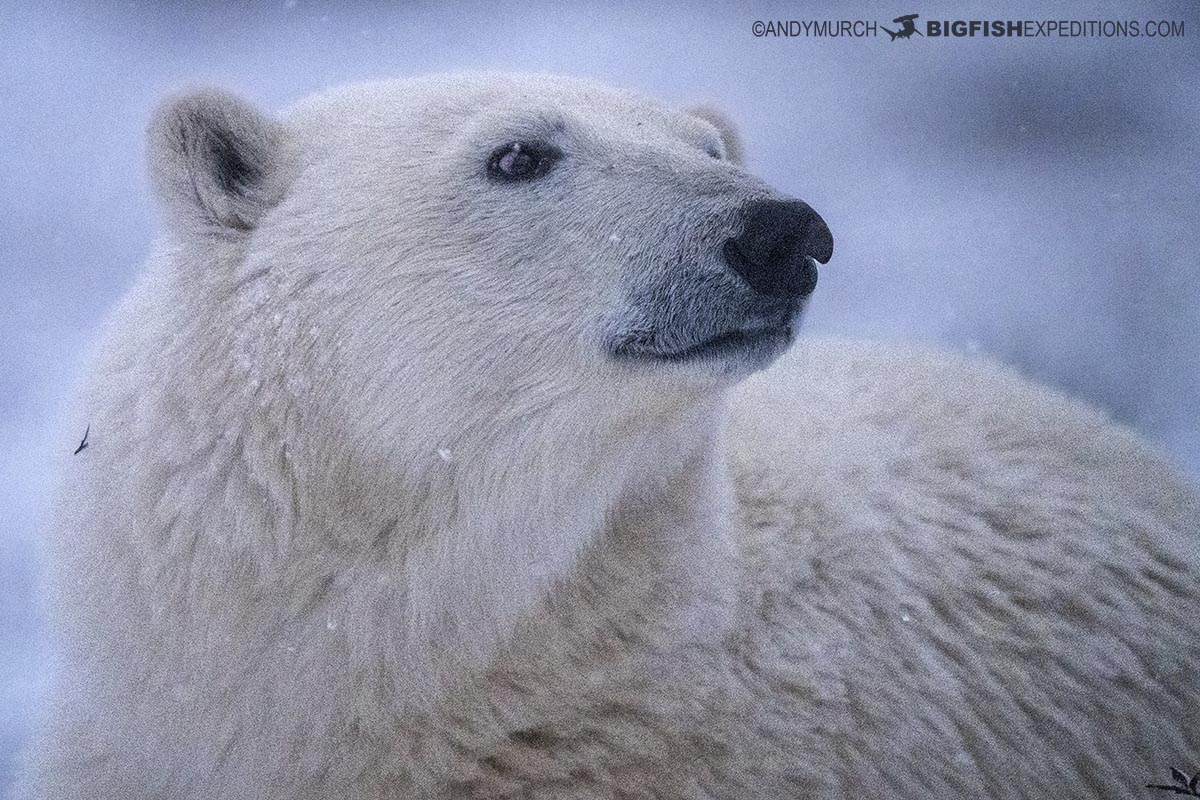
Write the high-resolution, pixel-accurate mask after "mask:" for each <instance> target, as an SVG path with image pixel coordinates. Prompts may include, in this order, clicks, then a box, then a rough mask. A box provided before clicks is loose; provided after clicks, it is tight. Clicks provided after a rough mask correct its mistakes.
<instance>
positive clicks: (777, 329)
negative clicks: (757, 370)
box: [616, 324, 793, 363]
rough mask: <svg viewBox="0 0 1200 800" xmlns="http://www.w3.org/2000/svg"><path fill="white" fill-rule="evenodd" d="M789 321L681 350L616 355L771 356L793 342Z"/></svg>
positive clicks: (651, 358)
mask: <svg viewBox="0 0 1200 800" xmlns="http://www.w3.org/2000/svg"><path fill="white" fill-rule="evenodd" d="M792 336H793V332H792V326H791V324H783V325H772V326H769V327H763V328H751V329H735V330H731V331H725V332H723V333H719V334H717V335H716V336H713V337H710V338H708V339H705V340H703V341H701V342H697V343H696V344H693V345H689V346H688V347H685V348H683V349H681V350H653V349H641V348H638V349H632V348H630V349H622V350H619V351H617V353H616V355H618V356H621V357H623V358H634V359H638V360H649V361H668V362H672V363H680V362H685V361H708V360H714V359H726V358H731V357H736V356H745V355H762V356H766V355H773V354H775V353H776V352H778V351H780V350H782V349H784V348H785V347H787V346H788V345H789V344H791V342H792Z"/></svg>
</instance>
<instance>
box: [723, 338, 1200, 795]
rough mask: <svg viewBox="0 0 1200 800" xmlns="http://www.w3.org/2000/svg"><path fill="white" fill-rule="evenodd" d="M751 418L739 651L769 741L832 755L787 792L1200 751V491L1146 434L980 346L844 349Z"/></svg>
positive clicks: (1121, 781) (1074, 778) (1165, 763)
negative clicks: (1199, 578) (981, 355)
mask: <svg viewBox="0 0 1200 800" xmlns="http://www.w3.org/2000/svg"><path fill="white" fill-rule="evenodd" d="M734 407H735V414H734V415H733V418H732V421H731V424H730V427H729V440H730V441H731V442H732V449H733V470H734V474H735V482H736V488H737V496H738V501H739V503H738V513H739V516H740V522H741V529H742V531H743V536H744V548H745V552H746V556H747V558H746V566H745V574H744V579H743V601H742V603H743V608H742V615H743V623H742V624H743V629H744V631H745V638H744V640H743V642H742V646H743V651H742V660H743V663H744V664H745V665H746V666H747V670H746V673H747V676H748V678H747V680H748V682H749V685H750V688H751V690H752V691H755V692H757V693H758V694H759V696H760V697H764V698H766V697H771V698H774V699H773V700H764V702H763V703H762V707H763V708H765V709H766V710H765V712H764V715H765V721H764V724H763V727H762V729H761V730H762V732H763V733H764V739H763V745H764V747H766V748H767V749H768V751H770V750H771V749H772V748H775V749H777V751H778V754H779V759H781V762H782V761H783V760H786V759H787V755H786V754H787V753H788V752H791V753H795V752H797V751H800V752H805V753H807V754H809V756H810V758H809V759H807V760H806V761H807V766H805V767H802V768H801V769H800V770H799V771H800V772H801V773H802V774H801V775H796V774H791V775H789V776H788V777H787V779H786V784H782V785H781V786H780V787H779V790H780V791H783V790H792V791H794V787H795V786H797V785H804V786H806V787H807V788H808V789H810V790H812V791H816V792H819V793H828V792H832V791H837V790H844V791H847V792H851V793H852V794H853V793H854V790H855V789H858V790H860V791H863V792H866V791H867V790H873V791H882V792H883V795H884V796H894V797H911V796H919V795H917V794H913V793H914V792H918V793H919V792H923V791H930V792H932V794H931V795H929V796H952V795H951V793H952V792H962V793H963V796H965V795H966V793H972V794H973V795H975V796H994V795H1003V796H1030V797H1033V796H1052V791H1053V792H1054V793H1055V794H1053V796H1062V797H1075V796H1107V795H1110V794H1112V793H1117V794H1120V791H1119V788H1118V787H1124V788H1126V789H1127V790H1128V791H1129V793H1130V795H1129V796H1133V793H1134V792H1135V791H1144V788H1143V787H1144V786H1145V784H1146V783H1147V782H1155V779H1158V778H1161V779H1164V780H1165V779H1166V778H1167V775H1168V772H1169V768H1170V767H1172V766H1178V767H1181V768H1184V769H1188V767H1187V765H1191V766H1193V767H1194V766H1195V765H1196V763H1197V759H1198V758H1200V699H1198V697H1197V694H1196V687H1197V686H1198V685H1200V591H1198V590H1197V588H1196V582H1195V576H1196V568H1197V561H1198V558H1197V556H1198V548H1200V544H1198V541H1200V540H1198V538H1197V535H1198V532H1200V511H1198V509H1200V505H1198V503H1197V499H1196V494H1195V492H1194V490H1193V489H1192V488H1191V487H1189V486H1187V485H1186V484H1185V483H1183V482H1182V481H1181V480H1180V479H1179V478H1178V477H1177V475H1176V473H1175V472H1174V471H1173V470H1172V468H1171V467H1170V466H1169V465H1167V464H1166V463H1165V462H1164V460H1163V459H1161V458H1160V457H1159V456H1158V455H1157V454H1156V453H1154V452H1153V451H1151V449H1150V448H1148V447H1146V446H1145V445H1143V444H1141V443H1140V442H1139V441H1138V440H1137V439H1136V438H1135V437H1134V436H1133V435H1131V434H1130V433H1128V432H1126V431H1124V430H1122V429H1120V428H1118V427H1117V426H1115V425H1113V424H1111V423H1109V422H1108V421H1106V420H1105V418H1104V417H1103V416H1102V415H1100V414H1098V413H1096V412H1093V411H1091V410H1089V409H1086V408H1084V407H1083V406H1081V405H1080V404H1078V403H1076V402H1074V401H1071V400H1069V399H1067V398H1065V397H1063V396H1061V395H1059V394H1057V393H1055V392H1052V391H1049V390H1046V389H1042V388H1038V387H1035V386H1032V385H1031V384H1028V383H1026V382H1025V381H1023V380H1022V379H1020V378H1019V377H1017V376H1016V375H1014V374H1011V373H1010V372H1007V371H1005V370H1002V369H1000V368H998V367H996V366H994V365H991V364H989V363H987V362H984V361H982V360H981V359H968V358H962V357H956V356H946V355H940V354H935V353H931V352H923V351H918V350H902V349H892V350H889V349H887V348H881V347H878V346H875V345H871V346H866V345H858V344H851V343H847V342H838V341H808V342H802V343H801V344H800V345H799V346H798V347H797V348H796V351H795V352H794V353H793V354H791V355H790V356H788V357H787V358H785V359H784V361H783V362H781V363H780V364H779V365H778V366H777V367H776V368H775V369H773V370H771V371H769V372H768V373H766V375H764V376H763V377H761V378H760V377H756V378H754V379H752V380H751V381H749V382H748V383H747V384H746V385H744V387H742V388H740V389H739V390H738V394H737V397H736V399H735V404H734ZM780 699H782V701H780ZM1164 720H1167V721H1170V722H1169V723H1167V724H1164V722H1163V721H1164ZM1051 741H1053V742H1054V743H1055V745H1054V746H1048V743H1049V742H1051ZM914 754H915V755H914ZM770 760H771V759H770V758H767V759H766V762H767V763H769V762H770ZM794 763H795V762H794V761H793V762H792V764H793V766H794ZM789 769H791V768H789ZM793 773H794V770H793ZM780 780H783V779H782V778H781V779H780ZM1158 782H1163V781H1161V780H1160V781H1158ZM1112 796H1116V795H1115V794H1114V795H1112Z"/></svg>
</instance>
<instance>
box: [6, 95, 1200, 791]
mask: <svg viewBox="0 0 1200 800" xmlns="http://www.w3.org/2000/svg"><path fill="white" fill-rule="evenodd" d="M149 151H150V167H151V172H152V176H153V178H154V184H155V187H156V191H157V194H158V196H159V199H160V202H161V206H162V211H163V221H164V227H165V232H164V235H163V237H162V239H161V241H160V242H159V244H158V245H157V247H156V249H155V251H154V253H153V254H152V256H151V258H150V259H149V262H148V264H147V266H146V269H145V271H144V272H143V274H142V275H141V278H140V280H139V281H138V283H137V284H136V286H135V287H134V288H133V289H132V290H131V291H130V293H129V294H128V295H127V296H126V298H125V299H124V301H123V302H122V303H121V304H120V306H119V307H118V308H117V309H116V310H115V312H114V313H113V315H112V317H111V318H110V319H109V320H108V322H107V324H106V326H105V329H104V332H103V334H102V337H101V340H100V343H99V345H98V346H97V348H96V352H95V356H94V360H93V362H94V363H93V368H92V370H91V373H90V378H89V379H88V380H87V382H86V388H85V390H84V392H83V394H82V401H81V403H80V406H79V412H78V416H77V418H76V423H75V424H77V426H78V431H79V432H82V431H83V430H84V427H85V426H90V427H89V431H90V432H89V439H88V447H87V448H86V449H83V450H81V451H80V452H79V453H78V454H76V455H73V456H70V457H69V458H68V464H67V465H66V467H65V472H64V475H65V477H64V482H63V489H62V492H61V495H60V499H59V502H58V507H57V514H58V518H57V520H56V523H55V527H54V532H53V537H52V542H51V545H50V550H51V561H52V570H51V576H50V596H51V598H52V603H53V607H54V609H55V616H54V624H55V627H56V631H57V636H58V641H59V647H60V653H61V655H60V660H61V665H60V667H59V670H58V672H57V676H56V687H57V688H56V689H55V691H54V697H55V703H54V706H53V707H52V708H51V709H49V710H48V711H47V714H46V722H45V725H44V728H43V730H42V732H41V733H40V734H39V736H38V737H37V738H36V741H35V743H34V745H33V747H32V748H31V750H30V752H29V754H28V756H27V759H26V764H25V767H24V772H23V777H22V779H21V783H20V787H19V790H18V796H19V797H22V798H38V799H39V800H49V798H55V800H74V799H75V798H80V799H82V798H89V800H116V799H117V798H121V799H122V800H151V799H154V800H159V799H161V798H172V799H173V800H175V799H190V798H195V799H197V800H199V799H200V798H204V799H205V800H212V799H216V798H229V799H233V798H237V800H251V799H254V798H262V799H266V798H281V799H282V798H287V799H288V800H299V799H304V800H310V799H311V800H317V799H318V798H320V800H327V799H329V798H339V799H340V800H358V799H359V798H364V799H365V798H373V799H375V800H378V799H380V798H753V797H761V798H793V797H794V798H807V797H820V798H824V797H830V798H832V797H866V796H871V797H886V798H927V797H966V796H972V797H992V798H1024V797H1056V798H1095V797H1118V796H1141V795H1142V794H1143V793H1146V792H1148V791H1151V790H1148V789H1146V788H1144V787H1145V784H1147V783H1156V782H1157V783H1166V782H1170V780H1171V774H1170V770H1171V768H1173V767H1174V768H1176V769H1179V770H1183V771H1187V772H1191V771H1194V770H1197V769H1200V698H1198V696H1197V687H1198V686H1200V589H1198V586H1200V584H1198V583H1197V580H1196V578H1197V567H1198V562H1200V558H1198V553H1197V543H1198V538H1197V536H1198V528H1200V524H1198V520H1200V505H1198V501H1197V496H1196V493H1195V491H1194V490H1193V488H1192V487H1190V486H1189V485H1188V484H1187V483H1186V482H1185V481H1183V480H1182V479H1181V478H1180V477H1179V476H1178V475H1177V474H1176V473H1175V472H1174V471H1173V469H1172V468H1171V467H1170V466H1169V465H1168V464H1166V463H1165V462H1164V460H1163V459H1162V458H1160V457H1159V456H1158V455H1157V454H1156V453H1154V452H1152V451H1151V450H1150V449H1149V448H1148V447H1147V446H1145V445H1144V444H1142V443H1140V442H1139V441H1138V440H1137V439H1136V438H1135V437H1134V436H1132V435H1131V434H1130V433H1128V432H1126V431H1124V430H1122V429H1120V428H1118V427H1116V426H1114V425H1112V424H1110V423H1108V422H1107V421H1105V419H1103V418H1102V417H1101V416H1100V415H1098V414H1097V413H1094V412H1092V411H1090V410H1088V409H1086V408H1083V407H1081V406H1080V405H1079V404H1077V403H1075V402H1073V401H1070V400H1068V399H1066V398H1064V397H1061V396H1059V395H1057V394H1055V393H1053V392H1050V391H1047V390H1045V389H1042V388H1038V387H1036V386H1032V385H1030V384H1028V383H1025V382H1024V381H1022V380H1021V379H1019V378H1017V377H1015V376H1014V375H1012V374H1011V373H1009V372H1007V371H1006V370H1004V369H1002V368H1000V367H998V366H995V365H992V364H989V363H987V362H984V361H981V360H975V359H971V360H968V359H964V358H960V357H955V356H949V355H939V354H936V353H931V352H924V351H919V350H907V349H891V348H884V347H881V346H875V345H864V344H854V343H849V342H841V341H818V340H807V339H805V338H803V337H801V339H800V341H799V342H798V343H796V344H795V346H793V347H790V352H789V353H787V354H786V355H785V351H788V350H789V346H791V345H792V343H793V339H794V338H795V335H794V333H795V325H796V322H797V320H798V318H799V315H800V313H801V311H802V307H803V305H804V302H805V300H806V298H807V297H808V296H809V295H810V293H811V292H812V291H813V288H814V284H815V281H816V270H817V264H818V263H823V262H825V261H827V260H829V258H830V256H831V255H832V251H833V238H832V236H831V234H830V231H829V228H828V226H827V225H826V223H825V221H824V220H823V219H822V218H821V217H820V216H819V214H818V213H817V212H816V211H814V210H813V209H812V208H810V207H809V206H808V205H806V204H805V203H803V202H801V201H799V200H793V199H790V198H787V197H784V196H782V195H780V194H779V193H777V192H775V191H773V190H772V189H770V188H769V187H767V186H765V185H764V184H763V183H762V182H760V181H759V180H757V179H755V178H754V177H752V176H751V175H749V174H748V173H747V172H746V171H744V170H743V169H742V167H741V166H740V165H739V163H738V162H739V159H738V158H737V156H738V154H739V153H740V145H739V143H738V141H737V138H736V134H735V133H734V131H733V128H732V126H730V125H729V124H728V123H727V122H726V121H725V120H724V119H723V118H722V117H720V116H719V115H717V114H714V113H711V112H684V111H676V110H672V109H670V108H667V107H664V106H663V105H660V104H658V103H656V102H653V101H650V100H648V99H645V98H643V97H640V96H637V95H634V94H630V93H626V92H622V91H615V90H612V89H609V88H605V87H603V86H600V85H596V84H593V83H589V82H585V81H580V80H572V79H564V78H557V77H547V76H510V75H491V74H471V75H456V76H448V77H433V78H425V79H419V80H405V81H395V82H385V83H377V84H370V85H361V86H353V87H349V88H343V89H337V90H333V91H329V92H327V93H324V94H321V95H319V96H317V97H314V98H312V99H310V100H308V101H305V102H303V103H301V104H300V105H299V106H298V107H296V108H295V109H293V110H292V111H290V112H289V113H287V114H286V115H284V116H283V117H282V118H276V117H272V116H269V115H266V114H264V113H262V112H260V111H258V110H256V109H254V108H252V107H251V106H249V105H248V104H246V103H245V102H243V101H241V100H239V99H236V98H234V97H232V96H230V95H228V94H225V93H222V92H217V91H200V92H195V93H191V94H187V95H183V96H180V97H177V98H175V99H173V100H171V101H169V102H167V103H166V104H165V105H164V106H163V107H162V108H161V110H160V111H159V112H158V114H157V116H156V118H155V120H154V122H153V124H152V126H151V129H150V148H149ZM768 367H769V369H768ZM73 429H74V428H73Z"/></svg>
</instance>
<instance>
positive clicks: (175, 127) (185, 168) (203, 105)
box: [148, 89, 284, 233]
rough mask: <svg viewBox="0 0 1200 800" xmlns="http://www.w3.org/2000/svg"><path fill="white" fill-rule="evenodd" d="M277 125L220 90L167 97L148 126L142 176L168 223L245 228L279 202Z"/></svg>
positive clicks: (209, 229)
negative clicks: (145, 167)
mask: <svg viewBox="0 0 1200 800" xmlns="http://www.w3.org/2000/svg"><path fill="white" fill-rule="evenodd" d="M282 144H283V126H282V125H280V124H279V123H278V122H276V121H275V120H273V119H271V118H270V117H268V116H266V115H264V114H262V113H260V112H259V111H257V110H255V109H254V108H253V107H251V106H250V105H249V104H247V103H245V102H244V101H242V100H240V99H238V98H236V97H234V96H233V95H230V94H227V93H225V92H222V91H218V90H213V89H205V90H200V91H195V92H190V93H187V94H182V95H178V96H176V97H173V98H171V99H169V100H167V101H166V102H164V103H163V104H162V105H161V106H159V108H158V111H157V112H156V113H155V115H154V119H153V121H152V122H151V123H150V130H149V144H148V151H149V152H148V155H149V159H150V176H151V179H152V180H153V182H154V188H155V191H156V192H157V194H158V199H159V203H160V204H161V205H162V208H163V211H164V213H165V215H166V218H167V222H168V224H170V225H172V226H174V227H177V228H182V229H184V230H187V231H198V232H202V233H237V232H245V231H249V230H253V228H254V226H255V225H256V224H257V223H258V220H259V218H260V217H261V216H262V214H263V212H265V211H266V210H267V209H268V208H270V207H271V206H272V205H274V204H275V203H276V202H277V201H278V200H279V198H280V196H281V195H282V193H283V189H284V182H283V175H282V173H283V169H282V164H281V161H282V150H283V147H282Z"/></svg>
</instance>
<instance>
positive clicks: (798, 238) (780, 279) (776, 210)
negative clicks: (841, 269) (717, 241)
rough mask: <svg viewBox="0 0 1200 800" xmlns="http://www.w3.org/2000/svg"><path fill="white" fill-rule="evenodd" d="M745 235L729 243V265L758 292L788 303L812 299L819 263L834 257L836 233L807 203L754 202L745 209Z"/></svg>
mask: <svg viewBox="0 0 1200 800" xmlns="http://www.w3.org/2000/svg"><path fill="white" fill-rule="evenodd" d="M742 220H743V222H742V232H741V233H739V234H738V235H737V236H735V237H733V238H732V239H729V240H727V241H726V242H725V261H726V262H727V263H728V264H729V266H730V268H731V269H732V270H733V271H734V272H736V273H737V274H738V275H741V276H742V277H743V278H744V279H745V280H746V282H747V283H748V284H750V286H751V288H753V289H754V291H756V292H759V293H760V294H765V295H768V296H770V297H786V298H789V299H793V298H797V297H804V296H806V295H809V294H812V291H813V289H815V288H816V285H817V268H816V266H815V265H814V264H813V263H812V260H813V259H815V260H817V261H819V262H821V263H822V264H824V263H826V262H827V261H829V259H830V257H831V256H832V255H833V234H831V233H830V232H829V226H828V225H826V224H825V220H823V219H821V216H820V215H819V214H817V212H816V211H813V210H812V208H811V207H810V206H809V205H808V203H802V202H800V201H799V200H756V201H754V202H752V203H747V204H746V206H744V207H743V209H742Z"/></svg>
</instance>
